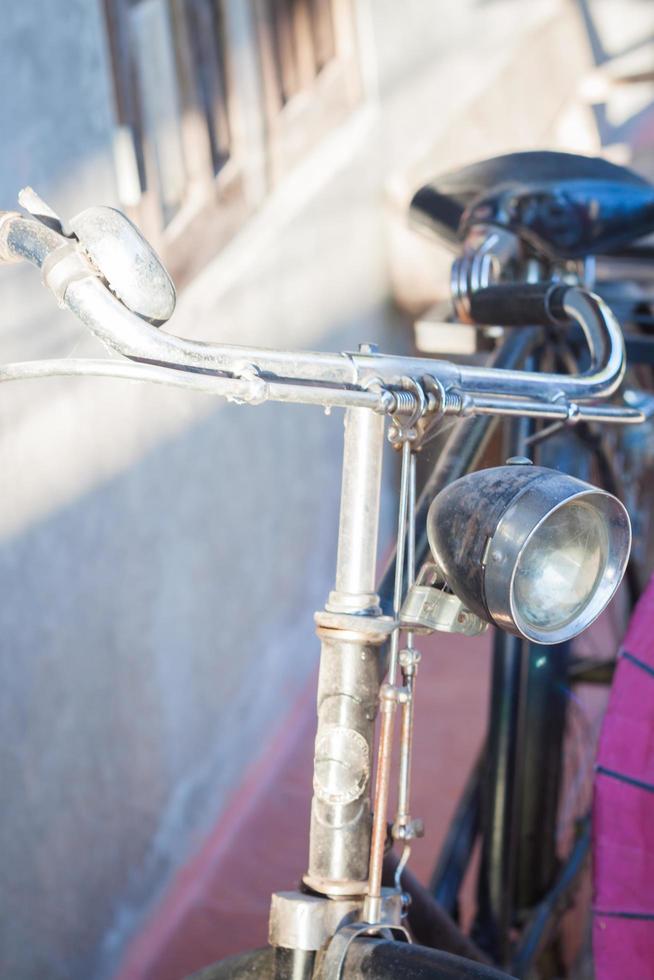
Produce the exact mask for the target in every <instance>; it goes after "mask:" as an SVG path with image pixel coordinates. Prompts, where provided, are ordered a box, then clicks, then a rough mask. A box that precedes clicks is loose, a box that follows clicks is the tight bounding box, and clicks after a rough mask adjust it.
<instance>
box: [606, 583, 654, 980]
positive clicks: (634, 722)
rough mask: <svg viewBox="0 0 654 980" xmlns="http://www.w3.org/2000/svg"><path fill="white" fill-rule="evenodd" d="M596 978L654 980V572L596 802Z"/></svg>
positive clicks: (633, 629)
mask: <svg viewBox="0 0 654 980" xmlns="http://www.w3.org/2000/svg"><path fill="white" fill-rule="evenodd" d="M593 878H594V909H595V915H594V922H593V952H594V960H595V978H596V980H654V578H652V579H651V581H650V583H649V585H648V587H647V589H646V591H645V593H644V594H643V596H642V598H641V600H640V602H639V603H638V606H637V607H636V610H635V612H634V615H633V617H632V620H631V623H630V624H629V629H628V630H627V635H626V636H625V639H624V644H623V647H622V652H621V655H620V659H619V661H618V666H617V669H616V672H615V678H614V681H613V687H612V690H611V696H610V699H609V705H608V708H607V711H606V715H605V717H604V722H603V724H602V733H601V736H600V743H599V751H598V757H597V772H596V777H595V795H594V803H593Z"/></svg>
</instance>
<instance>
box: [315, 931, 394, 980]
mask: <svg viewBox="0 0 654 980" xmlns="http://www.w3.org/2000/svg"><path fill="white" fill-rule="evenodd" d="M384 932H390V933H392V934H395V935H396V936H398V937H401V938H402V939H403V940H404V942H407V943H411V942H412V939H411V936H410V934H409V931H408V929H406V928H405V927H404V926H400V925H393V924H385V923H383V922H380V923H377V924H371V923H369V922H353V923H351V925H347V926H343V928H342V929H339V930H338V932H336V933H335V934H334V936H333V938H332V941H331V942H330V944H329V946H328V947H327V950H326V951H325V957H324V959H323V961H322V968H321V970H320V976H321V980H341V976H342V973H343V967H344V966H345V959H346V957H347V953H348V950H349V948H350V945H351V943H352V942H353V941H354V940H355V939H357V938H358V937H359V936H366V935H367V936H374V935H379V934H383V933H384Z"/></svg>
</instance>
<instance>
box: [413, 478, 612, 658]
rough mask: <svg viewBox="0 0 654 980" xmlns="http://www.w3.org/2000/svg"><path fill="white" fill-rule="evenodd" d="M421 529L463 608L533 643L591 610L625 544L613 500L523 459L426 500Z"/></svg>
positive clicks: (584, 622)
mask: <svg viewBox="0 0 654 980" xmlns="http://www.w3.org/2000/svg"><path fill="white" fill-rule="evenodd" d="M427 533H428V537H429V544H430V546H431V550H432V553H433V556H434V559H435V561H436V563H437V564H438V566H439V568H440V570H441V571H442V573H443V575H444V577H445V579H446V581H447V584H448V586H449V587H450V588H451V589H452V591H453V592H454V593H455V594H456V595H457V596H458V597H459V599H461V601H462V602H463V603H464V604H465V605H466V606H467V607H468V608H469V609H471V610H472V611H473V612H475V613H476V614H477V615H478V616H480V617H481V618H482V619H485V620H487V621H489V622H492V623H495V625H497V626H499V627H500V628H501V629H505V630H508V631H509V632H511V633H516V634H518V635H519V636H524V637H526V638H527V639H530V640H534V641H535V642H538V643H560V642H562V641H564V640H568V639H570V638H571V637H573V636H576V635H577V634H578V633H581V631H582V630H584V629H585V628H586V627H587V626H589V625H590V623H592V621H593V620H594V619H595V618H596V617H597V616H599V614H600V613H601V612H602V610H603V609H604V608H605V606H606V605H607V604H608V602H609V601H610V599H611V597H612V596H613V594H614V593H615V591H616V589H617V588H618V585H619V584H620V581H621V579H622V576H623V574H624V570H625V567H626V564H627V559H628V557H629V549H630V546H631V527H630V524H629V517H628V515H627V512H626V510H625V508H624V507H623V505H622V504H621V503H620V501H619V500H617V499H616V498H615V497H613V496H612V495H611V494H609V493H606V492H605V491H604V490H599V489H597V488H596V487H593V486H591V484H589V483H584V482H583V481H581V480H577V479H575V478H574V477H571V476H566V475H565V474H563V473H559V472H557V471H556V470H550V469H545V468H544V467H540V466H531V465H522V466H516V465H507V466H498V467H494V468H492V469H487V470H479V471H478V472H476V473H470V474H468V475H467V476H464V477H462V478H461V479H460V480H456V481H455V482H454V483H452V484H450V485H449V486H448V487H446V488H445V489H444V490H442V491H441V492H440V493H439V494H438V496H437V497H435V499H434V500H433V502H432V504H431V507H430V508H429V513H428V515H427Z"/></svg>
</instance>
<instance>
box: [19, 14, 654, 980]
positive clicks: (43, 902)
mask: <svg viewBox="0 0 654 980" xmlns="http://www.w3.org/2000/svg"><path fill="white" fill-rule="evenodd" d="M625 7H627V8H628V9H629V14H628V15H626V14H625V13H624V11H625ZM653 21H654V16H653V12H652V9H651V6H650V5H648V4H647V3H645V2H639V0H626V2H625V0H596V2H593V3H591V2H590V0H587V2H585V0H579V3H575V2H573V0H530V3H528V4H526V3H518V0H459V2H457V3H451V2H448V0H431V2H430V3H425V2H421V0H407V2H404V3H402V4H398V3H396V2H393V0H31V2H29V3H22V4H20V3H13V4H6V5H5V8H4V9H3V16H2V20H1V21H0V47H1V50H2V52H3V56H2V59H1V60H0V90H1V91H2V92H3V97H2V100H0V120H1V123H2V126H1V131H2V134H3V148H2V153H1V154H0V208H3V209H10V208H13V207H15V199H16V193H17V191H18V189H19V188H20V187H21V186H23V185H25V184H31V185H32V186H34V187H35V188H36V190H37V191H38V192H39V193H40V194H41V195H42V196H44V197H45V198H46V200H49V201H50V203H51V204H52V205H53V206H54V207H55V208H56V209H57V210H58V211H60V212H61V213H62V214H63V215H64V216H70V215H72V214H74V213H76V212H78V211H80V210H81V209H83V208H84V207H86V206H88V205H90V204H97V203H105V204H113V205H116V206H120V207H122V208H124V209H125V210H127V211H128V213H130V214H131V215H132V216H133V217H134V219H135V220H136V221H137V222H138V223H139V224H140V226H141V227H142V228H143V230H144V231H145V233H146V235H147V236H148V237H150V238H151V240H152V241H153V242H154V243H155V244H156V246H157V247H158V249H159V250H160V252H161V254H162V255H163V257H164V258H165V261H166V262H167V264H168V265H169V267H170V269H171V271H172V272H173V274H174V276H175V278H176V280H177V282H178V284H179V285H180V287H181V291H180V301H179V307H178V311H177V313H176V315H175V318H174V321H173V323H172V325H171V329H172V330H174V331H175V332H177V333H180V334H185V335H188V336H193V337H196V338H206V339H212V340H221V341H227V342H229V341H235V342H236V341H237V342H239V343H253V344H258V345H268V346H276V347H281V346H286V347H304V348H309V347H311V348H325V349H334V350H342V349H347V348H350V347H352V346H353V345H355V344H357V343H358V342H359V341H372V340H374V341H377V342H378V343H380V345H381V346H382V347H383V348H385V349H390V348H392V349H404V348H409V347H410V345H411V333H410V329H409V328H410V321H409V318H408V316H407V314H406V312H402V311H401V308H403V309H404V310H407V309H409V308H415V309H418V308H421V307H424V306H425V305H427V304H428V303H429V302H430V301H431V300H432V299H433V298H434V296H435V295H437V293H438V288H439V286H440V288H441V289H442V282H443V278H442V277H443V275H444V272H445V270H446V268H447V262H448V259H447V256H445V255H444V254H442V253H441V252H440V251H439V250H438V249H437V248H436V247H435V246H432V245H431V244H429V243H425V242H423V241H421V240H419V239H416V238H415V237H414V236H412V235H410V234H409V233H408V232H407V230H406V228H405V221H404V215H405V208H406V203H407V200H408V197H409V195H410V193H411V191H412V190H413V188H414V187H415V186H416V185H417V183H418V182H419V181H420V180H421V179H423V178H425V179H426V178H427V177H429V176H431V175H432V174H433V173H436V172H438V171H442V170H445V169H448V168H451V167H453V166H456V165H458V164H459V163H463V162H469V161H470V160H472V159H474V158H479V157H484V156H491V155H494V154H496V153H499V152H503V151H506V150H510V149H516V148H529V147H534V146H539V147H540V146H555V147H559V148H566V149H572V150H580V151H582V152H597V151H599V150H600V149H601V148H602V146H605V148H607V150H608V152H610V153H611V154H612V155H613V156H614V157H616V158H617V157H619V156H621V157H625V156H627V157H628V156H630V155H632V156H633V154H634V153H635V154H636V163H640V165H642V166H645V165H648V161H649V159H650V154H651V147H652V144H653V143H654V134H653V132H652V124H651V113H650V112H649V108H648V107H649V104H650V103H651V101H652V93H651V91H649V89H647V86H645V87H642V86H641V87H640V88H638V89H636V88H633V87H632V88H629V89H628V91H627V89H625V91H622V92H620V93H619V94H618V96H615V98H614V90H613V88H612V87H611V78H610V71H609V69H610V66H611V63H612V62H613V61H614V60H615V58H616V56H617V55H621V56H624V57H630V56H631V55H633V54H634V53H635V54H636V55H639V54H642V53H643V52H645V54H647V52H648V51H649V49H648V48H647V46H646V45H643V43H642V42H643V39H644V38H647V37H649V36H650V35H651V33H652V27H653V26H654V24H653ZM650 54H651V52H650ZM607 66H608V67H607ZM596 69H599V73H598V71H597V70H596ZM591 71H594V74H593V75H592V76H591V81H592V82H593V84H595V89H593V90H592V92H591V94H590V96H589V95H588V86H587V87H586V90H584V88H583V84H582V83H583V82H584V79H586V82H587V81H588V74H589V72H591ZM607 72H608V74H607ZM597 86H599V89H598V87H597ZM602 86H604V88H602ZM591 88H592V86H591ZM598 91H600V95H599V97H598V96H597V92H598ZM606 92H609V95H606ZM584 93H586V94H584ZM593 93H595V94H593ZM602 93H604V94H602ZM616 99H617V101H616ZM625 99H626V101H625ZM634 99H635V100H636V102H635V103H634ZM630 100H631V101H630ZM638 100H641V102H642V104H641V103H640V102H638ZM439 280H440V281H439ZM0 297H1V302H0V341H1V343H2V354H1V355H0V356H1V357H2V358H3V359H6V360H10V359H14V360H18V359H22V358H28V357H44V356H67V355H72V354H73V353H74V354H75V356H85V355H94V354H98V353H99V351H98V349H97V347H96V345H95V342H94V341H92V340H91V339H90V338H88V337H87V336H85V334H84V333H83V331H82V329H81V327H80V326H79V325H78V324H77V323H75V322H73V321H72V318H71V317H70V316H68V315H64V314H63V313H61V312H60V311H58V310H56V309H55V307H54V303H53V301H52V297H51V296H50V295H49V294H48V293H46V292H45V290H43V289H42V288H41V287H40V285H39V281H38V276H37V274H36V272H35V271H34V270H33V269H28V268H27V267H22V266H15V267H11V268H6V269H0ZM393 297H395V300H396V301H397V302H394V301H393ZM340 440H341V425H340V420H338V419H335V418H326V417H325V416H324V415H322V414H321V413H320V412H319V411H317V410H314V409H310V408H303V409H293V410H291V409H290V408H285V407H283V406H264V407H260V408H256V409H252V408H238V407H235V406H227V405H222V404H219V403H217V402H215V401H214V400H212V399H210V398H209V397H204V396H198V395H190V394H187V393H185V392H181V391H166V390H163V389H161V390H159V389H156V390H155V389H153V388H152V389H151V388H141V387H138V386H134V385H131V384H128V383H123V382H118V381H115V382H114V381H104V380H102V381H101V380H79V379H78V380H62V379H59V380H44V381H38V382H37V381H33V382H30V383H29V384H25V385H23V386H21V387H15V388H12V387H11V386H6V387H2V388H1V389H0V472H1V473H2V481H1V486H2V506H1V507H0V596H1V601H0V633H1V636H2V643H1V646H0V657H1V659H0V671H1V676H2V684H1V685H0V785H1V786H2V809H1V814H2V815H1V819H0V865H1V867H2V874H1V878H0V880H1V881H2V888H1V889H0V975H1V976H3V977H7V978H12V980H31V978H35V977H37V976H42V975H47V976H49V977H51V978H53V980H54V978H59V977H60V978H62V980H63V978H66V980H88V978H96V980H101V978H108V977H111V976H113V975H115V973H116V971H117V969H118V967H119V964H120V962H121V958H122V956H123V954H124V951H125V949H126V948H127V945H128V943H129V941H130V940H131V938H132V937H133V936H134V935H135V934H136V933H137V932H138V930H139V928H140V927H141V925H142V923H143V922H144V921H145V919H146V918H147V916H148V915H150V914H151V912H152V910H153V909H154V908H156V904H157V902H158V900H159V899H160V897H161V896H162V895H163V894H164V893H165V890H166V888H167V886H168V885H169V883H170V881H171V878H172V876H173V875H174V873H175V871H176V869H178V868H179V867H180V866H181V865H183V863H184V861H185V860H186V859H187V858H188V856H189V855H190V854H191V853H193V851H194V849H195V848H196V847H197V846H198V845H199V844H200V843H201V841H202V840H203V837H204V835H205V834H206V833H207V832H208V830H209V828H210V827H212V826H213V825H214V824H215V823H216V821H218V820H219V819H220V814H221V813H222V812H224V808H225V806H226V803H227V801H228V800H229V799H230V798H232V796H233V794H234V793H235V792H236V791H237V789H238V787H239V786H240V785H241V784H242V783H243V780H244V778H245V776H246V774H247V773H248V772H249V771H250V767H251V766H252V765H253V764H254V763H255V761H256V759H257V758H259V757H260V755H261V752H262V748H263V747H264V746H265V745H266V744H268V742H269V741H270V739H271V737H272V736H273V734H274V733H275V731H276V730H277V728H278V726H279V725H280V723H281V721H282V719H283V717H284V716H286V715H287V714H288V713H289V711H290V709H291V706H292V705H293V704H294V703H295V702H296V700H297V699H298V698H299V697H300V696H301V694H302V692H303V691H304V690H305V688H306V685H307V682H308V679H309V677H310V675H311V673H312V671H313V670H314V668H315V665H316V654H317V643H316V641H315V639H314V638H313V624H312V613H313V610H314V609H315V608H318V607H319V606H321V605H322V603H323V602H324V598H325V596H326V594H327V592H328V590H329V588H330V584H331V574H332V568H333V563H334V556H335V529H336V517H337V508H338V494H339V466H340ZM385 487H386V491H385V492H386V497H387V500H386V520H385V523H384V527H383V529H382V533H383V535H384V537H385V538H386V537H387V536H388V534H389V531H390V528H391V524H392V513H391V507H390V502H391V500H390V491H391V488H392V473H389V475H388V479H387V480H386V483H385Z"/></svg>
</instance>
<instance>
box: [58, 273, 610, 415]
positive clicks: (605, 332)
mask: <svg viewBox="0 0 654 980" xmlns="http://www.w3.org/2000/svg"><path fill="white" fill-rule="evenodd" d="M568 292H569V294H571V296H570V297H569V299H568V300H567V301H566V303H565V304H564V305H565V309H566V312H568V313H569V314H570V316H571V317H572V318H573V319H575V320H576V321H577V322H578V323H579V324H580V326H581V327H582V329H583V331H584V335H585V336H586V339H587V340H588V342H589V345H590V344H592V345H594V346H592V347H591V362H592V363H593V364H594V365H596V366H595V367H593V368H592V369H591V371H589V372H588V373H586V374H583V375H578V376H576V377H575V376H570V375H565V374H550V373H543V374H538V373H536V372H528V371H503V370H497V369H489V368H487V367H475V366H470V365H455V364H451V363H450V362H448V361H440V360H433V359H431V358H419V357H401V356H397V355H384V354H377V353H347V354H325V353H317V352H296V351H274V350H266V349H260V348H255V347H237V346H230V345H227V344H209V343H203V342H200V341H194V340H186V339H182V338H180V337H176V336H174V335H173V334H169V333H166V332H165V331H163V330H157V329H156V328H155V327H153V326H152V325H151V324H149V323H147V322H146V321H144V320H141V319H140V318H139V317H138V316H136V315H135V314H134V313H131V312H130V311H129V310H128V309H126V308H125V307H124V306H123V305H122V304H121V303H120V302H119V301H118V300H117V299H116V298H115V297H114V296H113V295H112V294H111V293H110V292H109V290H108V289H107V288H106V287H105V286H104V285H103V284H102V282H101V281H100V280H99V279H98V278H96V277H94V276H92V275H91V274H89V276H88V277H86V278H83V279H76V280H74V281H72V282H71V283H70V284H69V285H68V287H67V288H66V290H65V294H64V302H65V305H66V306H67V307H68V308H69V309H70V310H71V312H72V313H74V314H75V315H76V316H77V317H78V318H79V319H80V320H81V321H82V322H83V323H84V324H85V325H86V326H87V327H88V328H89V329H90V330H91V332H92V333H94V334H95V335H96V336H97V337H98V338H99V339H100V340H101V341H102V342H103V343H104V344H105V345H106V346H107V347H109V348H110V349H111V350H115V351H117V352H118V353H121V354H124V355H125V356H127V357H131V358H136V359H140V360H148V361H155V362H164V363H168V364H182V365H189V366H192V367H197V368H204V369H209V370H221V371H228V372H230V373H234V374H240V373H242V372H243V371H245V370H247V369H248V367H251V366H252V365H254V366H255V368H256V369H257V370H258V371H259V372H260V373H263V374H273V375H276V376H278V377H285V378H296V379H301V380H303V381H306V382H319V383H320V382H328V383H331V384H336V385H341V384H364V383H365V382H366V381H369V380H370V379H372V378H375V377H377V378H379V379H380V380H381V381H382V382H383V383H385V384H396V383H398V382H399V381H401V379H402V377H404V376H407V375H410V376H412V377H417V378H420V377H422V376H423V375H433V376H434V377H435V378H438V380H440V381H441V383H442V384H443V385H444V386H445V387H446V388H449V387H454V388H460V389H462V390H469V391H478V392H494V393H500V394H506V395H514V396H524V397H531V398H539V397H540V398H544V399H545V400H550V399H551V398H552V395H553V394H557V393H560V394H562V395H564V396H565V397H568V398H579V399H583V398H593V397H599V396H601V395H603V394H604V395H607V394H610V393H611V392H612V391H614V390H615V388H616V387H617V385H618V384H619V383H620V380H621V378H622V375H623V373H624V363H625V353H624V340H623V337H622V331H621V329H620V326H619V324H618V322H617V320H616V319H615V317H614V316H613V314H612V313H611V311H610V309H609V308H608V307H607V306H606V304H604V303H603V302H602V301H601V300H600V299H599V298H598V297H595V296H592V294H585V293H583V292H582V291H581V290H577V289H574V288H572V287H571V288H570V290H568ZM598 347H599V348H601V349H600V350H597V348H598Z"/></svg>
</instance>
